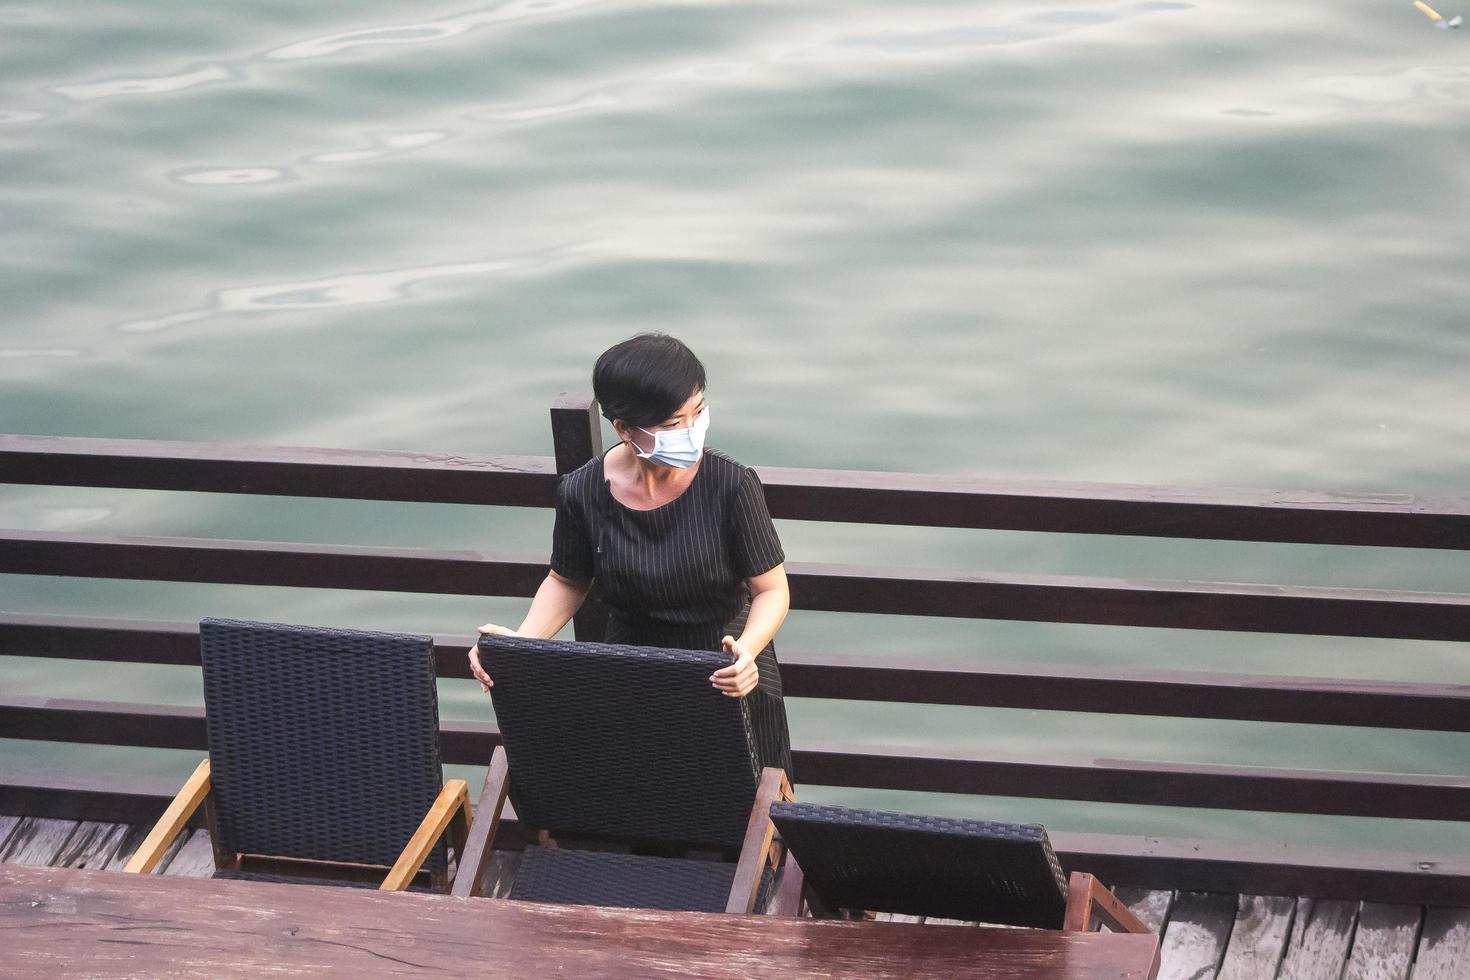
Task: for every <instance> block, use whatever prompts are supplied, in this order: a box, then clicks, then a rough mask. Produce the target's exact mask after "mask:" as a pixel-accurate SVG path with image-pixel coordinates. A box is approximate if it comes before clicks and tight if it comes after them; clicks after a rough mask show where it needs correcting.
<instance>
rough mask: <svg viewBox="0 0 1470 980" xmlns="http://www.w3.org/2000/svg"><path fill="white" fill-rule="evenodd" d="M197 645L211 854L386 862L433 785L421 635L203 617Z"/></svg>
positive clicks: (434, 719)
mask: <svg viewBox="0 0 1470 980" xmlns="http://www.w3.org/2000/svg"><path fill="white" fill-rule="evenodd" d="M199 641H200V660H201V661H202V664H203V667H204V712H205V721H206V724H207V727H208V738H209V758H210V769H211V781H212V784H213V790H214V800H215V820H216V832H217V834H218V843H219V846H220V847H221V849H222V850H224V851H225V852H228V853H243V854H259V855H270V856H273V857H287V858H298V859H303V860H314V861H334V862H345V863H353V864H369V865H392V864H393V862H394V861H396V860H397V859H398V856H399V854H400V852H402V850H403V848H404V846H405V845H406V844H407V843H408V841H409V839H410V838H411V837H412V836H413V833H414V831H415V830H416V829H417V827H418V825H419V822H420V821H421V820H422V819H423V817H424V814H425V813H427V812H428V811H429V808H430V807H431V806H432V805H433V803H434V799H435V797H436V796H437V795H438V793H439V790H440V788H441V787H442V786H443V783H444V777H443V771H442V768H441V766H440V759H439V700H438V694H437V689H436V686H435V678H434V656H433V650H434V645H433V640H432V639H431V638H430V637H427V636H403V635H396V634H388V633H370V632H363V631H358V630H338V629H319V628H313V627H306V626H286V625H282V624H279V623H255V622H246V621H241V620H228V619H206V620H204V621H203V622H202V623H200V624H199ZM447 857H448V855H447V846H446V843H445V842H444V840H442V839H441V840H440V842H439V844H438V846H437V847H436V848H435V849H434V851H433V853H432V854H431V855H430V857H429V859H428V860H427V861H425V863H424V867H425V868H426V869H428V870H430V871H444V870H445V869H446V867H447V864H448V861H447Z"/></svg>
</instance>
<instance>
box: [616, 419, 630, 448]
mask: <svg viewBox="0 0 1470 980" xmlns="http://www.w3.org/2000/svg"><path fill="white" fill-rule="evenodd" d="M612 427H613V431H614V432H616V433H617V434H618V439H619V441H621V442H627V441H628V440H629V439H631V438H632V436H630V435H628V427H627V426H626V425H624V424H623V420H622V419H613V420H612Z"/></svg>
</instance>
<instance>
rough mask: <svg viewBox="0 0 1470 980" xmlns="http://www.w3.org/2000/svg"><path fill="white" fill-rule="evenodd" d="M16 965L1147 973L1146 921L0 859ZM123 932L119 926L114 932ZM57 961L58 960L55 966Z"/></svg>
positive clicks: (147, 971)
mask: <svg viewBox="0 0 1470 980" xmlns="http://www.w3.org/2000/svg"><path fill="white" fill-rule="evenodd" d="M0 908H4V909H5V916H6V921H5V926H6V929H5V937H6V939H5V943H6V948H5V957H6V960H5V965H6V968H7V969H9V970H13V971H14V972H16V973H18V974H21V975H44V976H50V975H55V974H57V973H58V972H65V973H69V974H73V975H83V974H84V975H118V974H123V975H161V974H168V975H201V976H236V975H241V974H257V973H264V972H270V973H272V974H273V975H281V974H293V975H301V974H312V975H321V974H342V975H346V974H356V975H362V974H367V975H381V974H383V973H386V972H389V971H394V972H400V973H406V972H409V971H415V972H419V973H422V974H424V975H428V976H439V975H446V974H461V973H463V972H465V971H466V970H467V969H468V970H476V969H478V970H481V971H484V970H490V971H491V972H493V973H494V974H495V976H497V977H509V978H517V977H545V976H552V975H559V976H576V977H581V976H629V977H645V976H701V977H710V978H736V977H739V978H744V977H807V976H827V977H830V976H855V977H874V978H879V977H944V978H950V977H957V976H964V977H967V978H969V980H1097V978H1100V977H1109V978H1112V980H1146V978H1147V977H1148V976H1149V974H1150V968H1151V967H1152V965H1153V961H1154V955H1155V952H1156V950H1157V943H1158V940H1157V938H1156V937H1154V936H1149V935H1128V934H1121V935H1120V934H1112V933H1067V932H1063V931H1060V930H1053V929H986V928H967V929H953V928H943V927H939V928H929V927H920V926H912V925H903V924H899V923H892V922H888V923H875V922H844V921H817V920H812V919H796V918H771V917H768V916H746V915H726V914H713V913H699V912H662V911H658V910H652V909H611V908H595V907H589V906H576V905H543V904H539V903H534V902H505V901H498V900H495V899H483V898H479V899H458V898H453V897H450V896H443V895H422V894H416V893H411V892H399V893H386V892H380V891H377V890H364V889H356V888H323V887H317V886H312V885H296V884H293V885H285V884H270V883H255V882H239V881H205V880H194V879H187V878H167V877H160V876H157V875H121V874H107V873H105V872H93V871H74V870H63V869H54V868H41V869H37V868H17V867H9V866H3V867H0ZM119 940H123V941H119ZM62 966H64V970H63V969H61V967H62Z"/></svg>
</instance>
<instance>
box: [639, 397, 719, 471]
mask: <svg viewBox="0 0 1470 980" xmlns="http://www.w3.org/2000/svg"><path fill="white" fill-rule="evenodd" d="M640 431H642V432H648V434H649V435H651V436H653V450H652V451H651V452H646V453H645V452H644V451H643V450H641V449H639V448H638V447H637V445H634V446H633V451H634V452H635V453H637V454H638V455H639V456H640V457H642V458H643V459H647V460H651V461H653V462H655V463H658V464H659V465H661V466H674V467H677V468H679V469H681V470H682V469H685V468H686V467H690V466H693V465H694V464H695V463H697V462H699V454H700V453H702V452H704V434H705V433H706V432H708V431H709V406H708V405H706V406H705V407H704V411H702V412H700V413H699V415H698V417H696V418H695V420H694V424H693V425H691V426H690V427H689V428H687V429H658V430H656V431H653V432H649V431H648V430H647V429H640Z"/></svg>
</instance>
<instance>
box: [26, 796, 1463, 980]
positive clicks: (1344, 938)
mask: <svg viewBox="0 0 1470 980" xmlns="http://www.w3.org/2000/svg"><path fill="white" fill-rule="evenodd" d="M146 830H147V828H142V827H134V826H130V825H128V824H114V823H100V822H94V821H81V822H77V821H71V820H52V819H45V818H36V817H25V818H21V817H14V816H0V863H14V864H23V865H30V866H35V867H47V866H50V867H58V868H61V867H66V868H85V869H93V870H119V869H121V868H122V866H123V865H124V864H125V863H126V862H127V859H128V858H129V857H131V855H132V853H133V851H134V850H135V849H136V848H137V846H138V844H139V843H140V842H141V841H142V839H143V836H144V835H145V833H146ZM518 858H519V855H517V854H514V853H510V852H497V859H496V861H495V862H494V863H493V864H492V866H491V868H490V869H489V871H488V872H487V878H486V888H485V893H486V894H487V895H494V896H502V895H504V893H505V891H506V890H507V889H508V882H509V880H510V877H511V876H512V875H513V873H514V867H515V862H516V861H517V860H518ZM212 869H213V856H212V853H211V850H210V846H209V838H208V835H207V833H206V832H205V831H203V830H196V831H193V832H192V833H190V834H189V835H187V836H181V838H180V841H179V843H178V844H176V845H175V846H174V848H173V849H172V850H171V852H170V853H169V855H168V856H167V857H166V858H165V859H164V861H163V863H162V864H161V873H162V874H164V875H171V876H178V877H195V878H207V877H209V876H210V874H211V871H212ZM1116 891H1117V892H1118V894H1119V897H1120V898H1123V899H1124V900H1125V901H1126V902H1127V903H1128V904H1129V906H1130V907H1131V908H1132V909H1133V910H1134V912H1136V913H1137V914H1138V915H1139V917H1140V918H1142V919H1143V920H1144V921H1145V922H1146V923H1148V924H1149V925H1150V926H1151V927H1153V928H1155V929H1156V930H1157V931H1158V932H1159V934H1160V935H1161V936H1162V966H1161V968H1160V971H1159V974H1158V976H1159V977H1160V978H1161V980H1210V978H1215V977H1218V978H1219V980H1269V978H1278V977H1279V978H1283V980H1319V978H1320V980H1462V978H1465V977H1470V909H1467V908H1439V907H1428V908H1426V907H1424V906H1420V905H1393V904H1381V903H1364V902H1345V901H1324V900H1313V899H1309V898H1295V897H1289V896H1287V897H1279V896H1278V897H1272V896H1254V895H1219V894H1203V893H1188V892H1179V893H1173V892H1167V891H1145V890H1141V889H1130V888H1127V887H1125V886H1123V885H1118V886H1117V887H1116ZM890 918H894V919H898V920H900V921H908V922H922V921H923V920H921V919H915V918H912V917H903V916H893V917H890ZM929 924H943V925H954V924H956V923H953V922H949V921H944V922H938V921H935V922H931V923H929Z"/></svg>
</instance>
